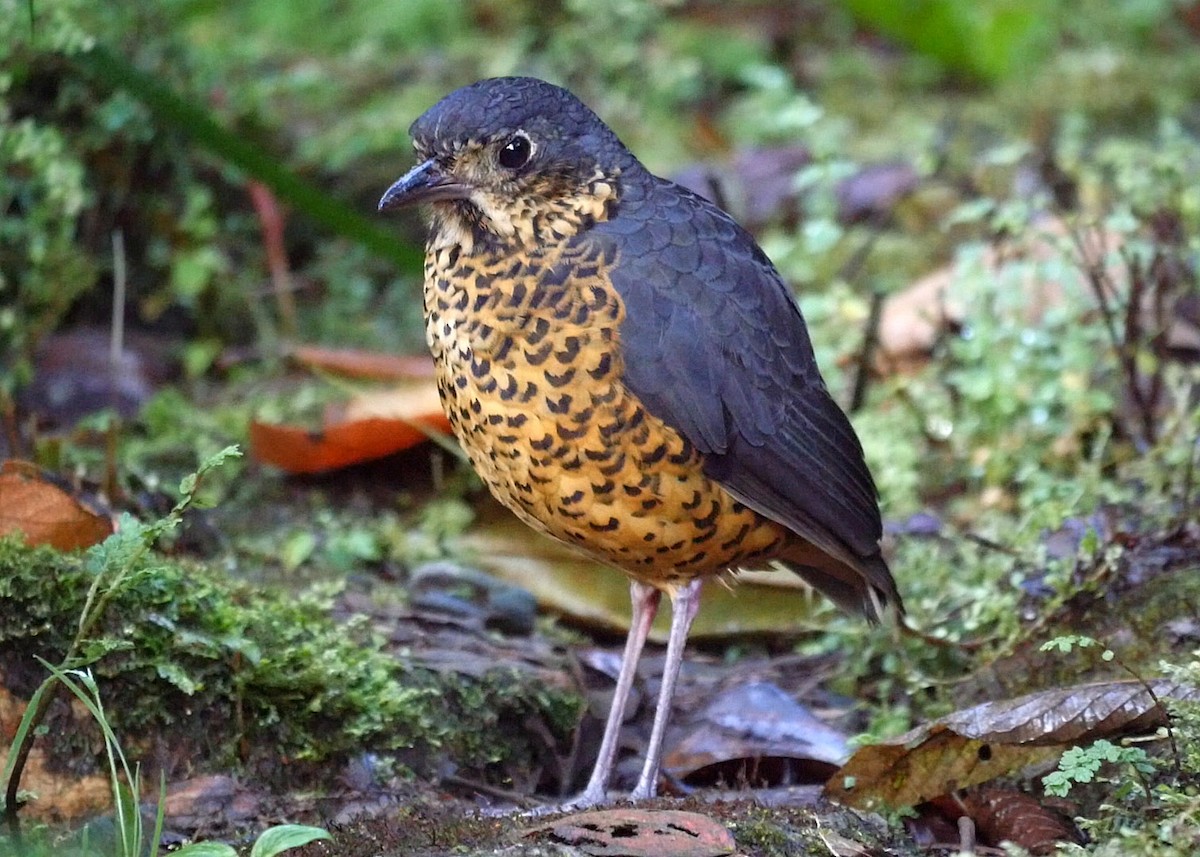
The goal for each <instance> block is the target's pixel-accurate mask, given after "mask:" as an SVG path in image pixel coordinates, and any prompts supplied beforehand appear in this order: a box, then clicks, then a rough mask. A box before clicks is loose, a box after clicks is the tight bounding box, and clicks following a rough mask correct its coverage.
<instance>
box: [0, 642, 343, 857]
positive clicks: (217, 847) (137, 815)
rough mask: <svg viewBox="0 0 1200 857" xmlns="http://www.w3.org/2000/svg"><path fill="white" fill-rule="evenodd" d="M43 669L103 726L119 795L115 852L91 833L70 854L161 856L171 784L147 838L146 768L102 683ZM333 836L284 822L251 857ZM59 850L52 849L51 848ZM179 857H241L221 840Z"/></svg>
mask: <svg viewBox="0 0 1200 857" xmlns="http://www.w3.org/2000/svg"><path fill="white" fill-rule="evenodd" d="M42 665H43V666H44V667H46V669H47V670H48V671H49V672H50V674H51V677H52V679H53V680H56V681H57V682H59V683H61V685H62V686H64V687H66V688H67V690H69V691H70V692H71V694H72V695H74V696H75V698H76V699H77V700H79V702H80V703H82V704H83V706H84V707H85V708H86V709H87V711H88V713H89V714H90V715H91V717H92V719H93V720H94V721H95V722H96V723H97V724H98V725H99V727H100V729H101V732H102V733H103V736H104V748H105V755H106V756H107V759H108V779H109V784H110V785H111V787H112V794H113V808H114V809H113V815H114V821H115V823H114V829H115V831H116V836H115V837H114V839H113V843H112V846H113V850H112V851H111V852H108V851H107V849H106V848H103V847H102V846H100V845H99V844H97V843H95V842H94V841H93V837H91V836H89V835H88V832H87V829H86V828H85V830H84V832H83V833H82V834H81V835H80V837H79V844H78V847H77V848H68V849H67V850H68V851H70V852H73V853H76V854H78V855H79V857H93V855H98V854H104V853H111V854H112V855H113V857H142V855H144V854H147V853H155V852H156V851H157V848H158V845H157V843H158V842H159V841H160V840H161V837H162V826H163V818H164V811H165V807H166V783H165V781H161V782H160V784H159V789H158V799H157V803H156V804H155V812H154V829H153V831H152V832H151V835H150V836H149V837H147V835H146V830H145V823H144V821H143V818H142V813H141V808H140V805H139V804H140V798H141V795H142V792H143V781H142V776H141V771H140V767H139V766H137V765H133V766H132V767H131V766H130V764H129V761H128V760H127V759H126V757H125V753H124V751H123V750H122V749H121V744H120V742H119V741H118V740H117V736H116V734H115V733H114V732H113V729H112V726H111V725H109V721H108V716H107V715H106V714H105V711H104V703H103V701H102V700H101V698H100V688H99V686H98V685H97V684H96V680H95V678H94V677H93V676H92V674H91V672H90V671H88V670H63V669H60V668H58V667H56V666H54V665H53V664H50V663H48V662H46V661H44V660H43V661H42ZM46 687H47V686H46V685H43V688H41V689H39V691H38V692H39V693H44V692H45V690H44V689H45V688H46ZM36 710H37V705H36V699H35V700H31V702H30V705H29V707H28V708H27V709H26V713H25V716H24V717H22V719H21V722H20V724H19V725H18V728H17V735H16V739H15V740H14V743H18V742H20V741H21V740H23V736H25V735H27V734H28V732H29V730H30V729H31V728H32V726H33V716H34V714H35V712H36ZM330 838H332V837H330V835H329V833H328V832H327V831H325V830H323V829H322V828H319V827H310V826H305V825H298V824H284V825H277V826H275V827H271V828H268V829H267V830H265V831H263V833H262V834H261V835H260V836H259V837H258V839H257V840H256V841H255V843H254V845H253V846H252V847H251V849H250V857H275V855H277V854H282V853H283V852H285V851H289V850H291V849H293V848H299V847H301V846H304V845H307V844H308V843H309V842H314V841H316V840H318V839H330ZM13 844H14V845H16V850H17V853H18V854H20V855H22V857H25V855H39V854H41V853H43V851H42V845H43V844H45V845H46V851H45V853H46V854H50V853H55V854H61V853H62V850H63V849H62V847H61V843H59V845H54V846H52V845H50V844H49V843H41V842H40V841H39V842H37V843H35V844H33V845H31V846H27V845H26V843H25V842H24V841H22V840H21V839H18V838H17V837H14V843H13ZM3 846H4V843H3V842H0V853H4V851H3ZM51 848H52V849H53V851H51V850H50V849H51ZM173 853H174V854H177V855H180V857H236V855H237V853H238V852H237V851H236V850H235V849H234V848H233V847H232V846H229V845H226V844H224V843H219V842H192V843H188V844H186V845H184V846H183V847H181V848H179V849H177V850H175V851H174V852H173Z"/></svg>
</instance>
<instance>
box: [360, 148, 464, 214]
mask: <svg viewBox="0 0 1200 857" xmlns="http://www.w3.org/2000/svg"><path fill="white" fill-rule="evenodd" d="M470 195H471V188H470V186H468V185H465V184H462V183H461V182H458V181H455V180H454V179H452V178H451V177H450V176H447V175H446V174H445V173H444V172H442V170H441V168H440V167H439V166H438V164H437V161H435V160H433V159H432V158H431V159H429V160H428V161H425V162H424V163H422V164H417V165H416V166H415V167H413V168H412V169H411V170H409V171H408V172H407V173H405V174H404V175H403V176H401V177H400V179H398V180H397V181H396V183H395V184H393V185H392V186H391V187H389V188H388V189H387V190H386V191H385V192H384V194H383V197H382V198H381V199H380V200H379V210H380V211H390V210H391V209H393V208H402V207H404V206H406V205H416V204H418V203H422V202H440V201H442V200H447V199H466V198H467V197H468V196H470Z"/></svg>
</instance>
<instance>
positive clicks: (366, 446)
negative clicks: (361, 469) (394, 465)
mask: <svg viewBox="0 0 1200 857" xmlns="http://www.w3.org/2000/svg"><path fill="white" fill-rule="evenodd" d="M449 431H450V422H449V420H447V419H446V415H445V414H444V413H443V412H442V407H441V404H440V403H439V402H438V395H437V388H436V387H435V386H434V383H433V381H432V380H429V381H421V382H417V383H412V384H408V385H404V386H401V387H397V388H396V389H392V390H387V391H385V392H383V393H370V394H364V395H362V396H359V397H357V398H355V399H354V400H352V401H351V402H349V403H348V404H347V405H346V406H345V407H343V408H341V409H340V413H331V414H329V415H327V418H326V420H325V426H324V428H322V429H319V430H316V431H312V430H309V429H306V428H302V427H299V426H280V425H270V424H268V423H260V422H257V421H255V422H253V423H251V424H250V450H251V452H252V453H253V454H254V457H255V458H257V459H258V460H259V461H263V462H266V463H267V464H273V465H275V466H276V467H278V468H280V469H282V470H286V471H288V472H289V473H319V472H321V471H325V470H335V469H337V468H339V467H346V466H348V465H351V464H358V463H359V462H363V461H370V460H372V459H375V458H382V457H383V456H385V455H391V454H392V453H394V452H399V451H401V450H403V449H408V448H410V447H413V446H417V445H418V444H421V443H424V442H425V441H426V440H428V439H429V433H430V432H441V433H443V434H444V433H446V432H449Z"/></svg>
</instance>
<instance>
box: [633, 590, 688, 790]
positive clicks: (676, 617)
mask: <svg viewBox="0 0 1200 857" xmlns="http://www.w3.org/2000/svg"><path fill="white" fill-rule="evenodd" d="M702 583H703V581H702V580H701V578H698V577H697V578H695V579H694V580H692V581H691V582H690V583H689V584H688V585H687V586H684V587H683V588H682V589H678V590H676V591H675V592H674V593H673V594H672V595H671V636H670V637H669V638H668V639H667V660H666V662H665V663H664V664H663V675H662V687H661V688H660V689H659V691H658V710H657V711H655V712H654V726H653V727H651V729H650V746H649V748H647V750H646V763H645V765H644V766H643V767H642V775H641V776H640V777H638V781H637V785H636V786H634V789H633V791H632V792H630V793H629V797H630V799H631V800H642V799H644V798H648V797H654V795H655V792H656V791H657V789H658V766H659V763H660V762H661V761H662V749H663V735H664V734H665V733H666V731H667V720H668V719H669V718H670V716H671V700H672V698H673V697H674V696H675V680H676V679H677V678H679V667H680V665H681V663H682V662H683V644H684V643H686V642H687V635H688V631H690V630H691V628H692V620H693V619H695V618H696V611H697V610H698V609H699V608H700V586H701V584H702Z"/></svg>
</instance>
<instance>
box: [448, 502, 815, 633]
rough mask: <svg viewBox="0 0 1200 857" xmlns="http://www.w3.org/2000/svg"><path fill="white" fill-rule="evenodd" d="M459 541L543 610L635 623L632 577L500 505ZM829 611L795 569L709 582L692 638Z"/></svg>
mask: <svg viewBox="0 0 1200 857" xmlns="http://www.w3.org/2000/svg"><path fill="white" fill-rule="evenodd" d="M459 544H460V545H461V546H462V547H463V548H464V549H466V550H467V551H469V552H470V553H472V554H474V555H475V558H474V560H473V562H474V563H475V564H477V565H479V566H480V567H481V568H484V569H486V570H487V571H488V572H489V573H491V574H493V575H495V576H496V577H498V578H500V579H501V580H504V581H506V582H508V583H511V584H513V585H514V586H518V587H520V588H522V589H525V590H527V591H528V592H531V593H532V594H533V596H534V597H535V598H536V599H537V601H538V603H539V604H540V605H542V606H543V607H546V608H549V609H550V610H552V611H554V612H557V613H560V614H565V615H567V616H571V617H573V618H574V619H576V620H577V621H579V622H581V623H583V624H586V625H592V626H595V627H599V628H609V629H620V630H624V629H627V628H628V627H629V579H628V578H627V577H626V576H625V575H624V574H622V573H621V572H619V571H617V570H616V569H614V568H611V567H609V566H607V565H604V564H602V563H599V562H596V561H595V560H592V559H588V558H587V557H586V556H584V555H583V554H581V553H578V552H576V551H574V550H572V549H571V548H569V547H567V546H566V545H563V544H562V543H560V542H557V541H555V540H554V539H551V538H549V537H547V536H543V535H541V534H540V533H536V532H534V531H533V530H532V529H530V528H529V527H528V526H527V525H525V524H524V523H522V522H521V521H519V520H518V519H517V518H516V516H514V515H513V514H512V513H511V512H509V511H508V510H507V509H505V508H504V507H503V506H501V505H500V504H499V503H496V502H493V501H489V500H484V501H482V502H481V503H480V504H479V516H478V518H477V519H476V523H475V525H474V526H472V527H471V529H470V530H469V531H468V532H467V533H466V534H464V535H463V536H462V537H461V539H460V541H459ZM826 609H828V607H827V606H826V605H825V604H824V600H823V598H822V597H821V596H819V595H816V594H814V593H813V592H812V590H811V589H809V588H808V587H807V586H806V585H805V584H804V582H803V581H801V580H800V578H798V577H797V576H796V575H794V574H792V573H791V572H788V571H774V572H767V571H764V572H762V573H748V574H739V575H738V577H737V579H736V580H735V581H734V582H733V584H732V585H731V586H726V585H725V584H724V583H723V582H722V581H720V580H715V579H714V580H708V581H706V582H705V584H704V595H703V599H702V603H701V608H700V612H699V613H698V614H697V615H696V621H695V623H694V624H693V625H692V631H691V634H690V635H689V637H690V638H691V639H701V638H705V637H707V638H710V639H711V638H716V637H729V636H737V635H741V634H772V635H777V636H780V637H785V636H788V635H789V634H790V635H795V634H799V633H803V632H805V631H808V630H810V629H811V628H812V625H813V617H814V616H816V615H817V614H818V613H819V612H820V611H822V610H826ZM670 612H671V611H670V610H666V609H664V610H660V611H659V615H658V618H657V620H656V621H655V624H654V627H653V630H652V631H651V636H652V637H653V639H655V640H665V639H666V638H667V629H668V627H669V624H670Z"/></svg>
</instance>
